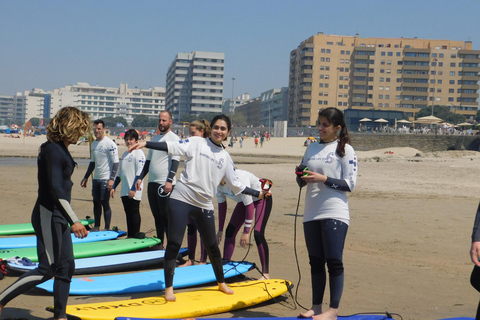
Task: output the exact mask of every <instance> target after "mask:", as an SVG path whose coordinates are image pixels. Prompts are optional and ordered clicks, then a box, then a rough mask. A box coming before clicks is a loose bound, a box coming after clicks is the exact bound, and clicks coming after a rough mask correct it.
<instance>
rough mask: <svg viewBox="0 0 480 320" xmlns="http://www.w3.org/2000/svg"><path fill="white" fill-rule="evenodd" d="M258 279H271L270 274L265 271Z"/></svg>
mask: <svg viewBox="0 0 480 320" xmlns="http://www.w3.org/2000/svg"><path fill="white" fill-rule="evenodd" d="M258 280H270V274H268V273H264V274H263V275H262V276H261V277H260V278H258Z"/></svg>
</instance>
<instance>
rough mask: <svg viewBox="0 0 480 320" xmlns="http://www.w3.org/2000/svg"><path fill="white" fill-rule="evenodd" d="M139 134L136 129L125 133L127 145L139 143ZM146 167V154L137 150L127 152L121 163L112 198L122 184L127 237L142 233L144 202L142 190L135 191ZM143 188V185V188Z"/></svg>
mask: <svg viewBox="0 0 480 320" xmlns="http://www.w3.org/2000/svg"><path fill="white" fill-rule="evenodd" d="M138 139H139V137H138V133H137V130H135V129H130V130H128V131H127V132H125V136H124V140H125V145H126V146H127V148H128V147H130V146H133V145H134V144H136V143H137V142H138ZM144 165H145V154H144V153H143V151H142V150H135V151H133V152H131V153H130V152H128V150H127V151H125V153H124V154H123V155H122V160H121V162H120V172H119V173H118V176H117V178H116V179H115V183H114V185H113V188H112V190H111V191H110V196H111V197H112V198H113V197H114V195H115V189H116V188H117V186H118V185H119V184H120V183H122V187H121V190H120V197H121V199H122V204H123V208H124V210H125V216H126V218H127V237H128V238H133V237H135V235H136V234H137V233H138V232H140V225H141V222H142V219H141V216H140V201H142V190H135V182H136V181H135V179H136V177H138V176H140V173H141V172H142V170H143V166H144ZM141 187H142V188H143V184H142V186H141Z"/></svg>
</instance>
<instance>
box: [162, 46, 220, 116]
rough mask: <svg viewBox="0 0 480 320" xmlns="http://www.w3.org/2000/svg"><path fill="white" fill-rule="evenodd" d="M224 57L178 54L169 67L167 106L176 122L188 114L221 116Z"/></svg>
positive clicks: (216, 54)
mask: <svg viewBox="0 0 480 320" xmlns="http://www.w3.org/2000/svg"><path fill="white" fill-rule="evenodd" d="M224 66H225V54H224V53H219V52H202V51H194V52H192V53H178V54H177V56H176V57H175V59H174V60H173V61H172V63H171V64H170V67H169V68H168V72H167V77H166V102H165V107H166V109H167V110H168V111H170V112H171V113H172V114H173V117H174V119H178V121H181V119H182V116H183V115H186V114H192V115H200V114H203V113H209V112H212V113H221V112H222V99H223V80H224V70H225V67H224Z"/></svg>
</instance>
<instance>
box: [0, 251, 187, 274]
mask: <svg viewBox="0 0 480 320" xmlns="http://www.w3.org/2000/svg"><path fill="white" fill-rule="evenodd" d="M187 254H188V249H187V248H181V249H180V252H179V257H178V258H177V259H180V258H182V257H184V256H186V255H187ZM164 257H165V250H151V251H141V252H131V253H120V254H114V255H108V256H99V257H91V258H82V259H75V271H74V274H75V275H82V274H99V273H108V272H124V271H130V270H141V269H146V268H149V267H157V268H158V267H160V266H161V265H162V264H163V259H164ZM37 266H38V262H35V263H33V264H31V265H24V264H23V263H22V261H21V260H20V261H15V262H12V263H10V261H9V262H8V264H7V268H8V269H9V270H12V271H14V272H18V273H25V272H28V271H30V270H32V269H35V268H36V267H37Z"/></svg>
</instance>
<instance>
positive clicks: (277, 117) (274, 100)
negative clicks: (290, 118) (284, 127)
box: [260, 87, 288, 128]
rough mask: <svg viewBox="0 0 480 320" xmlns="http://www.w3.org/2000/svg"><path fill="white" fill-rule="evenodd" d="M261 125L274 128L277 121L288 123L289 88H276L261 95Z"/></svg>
mask: <svg viewBox="0 0 480 320" xmlns="http://www.w3.org/2000/svg"><path fill="white" fill-rule="evenodd" d="M260 101H261V104H260V124H261V125H263V126H264V127H267V128H272V127H273V124H274V123H275V121H287V106H288V88H287V87H284V88H281V89H278V88H275V89H270V90H268V91H265V92H262V93H261V94H260Z"/></svg>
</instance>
